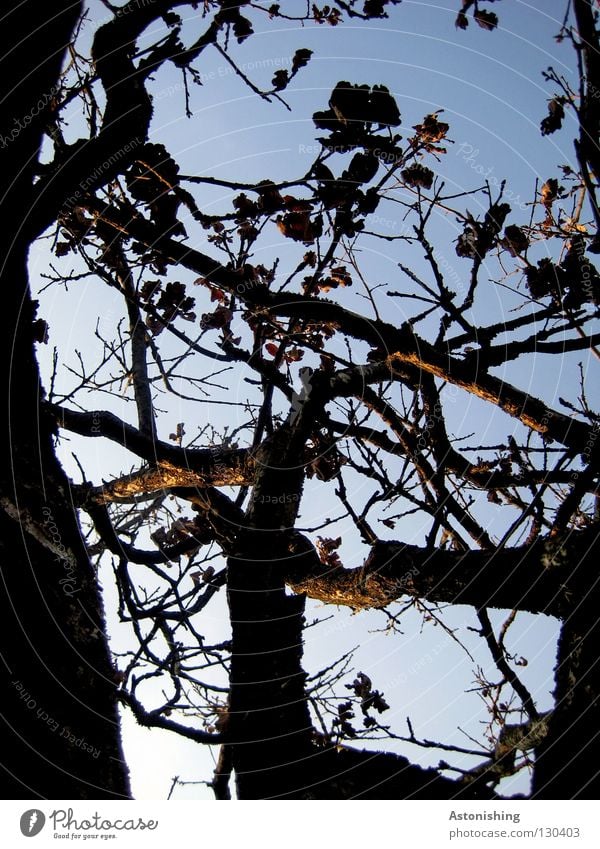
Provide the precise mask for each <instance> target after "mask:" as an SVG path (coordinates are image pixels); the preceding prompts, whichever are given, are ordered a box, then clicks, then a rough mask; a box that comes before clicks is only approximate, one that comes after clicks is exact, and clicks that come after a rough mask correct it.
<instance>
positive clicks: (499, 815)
mask: <svg viewBox="0 0 600 849" xmlns="http://www.w3.org/2000/svg"><path fill="white" fill-rule="evenodd" d="M448 819H450V820H512V822H514V823H518V822H519V821H520V819H521V814H509V813H507V812H506V811H478V812H477V813H473V812H472V811H450V816H449V817H448Z"/></svg>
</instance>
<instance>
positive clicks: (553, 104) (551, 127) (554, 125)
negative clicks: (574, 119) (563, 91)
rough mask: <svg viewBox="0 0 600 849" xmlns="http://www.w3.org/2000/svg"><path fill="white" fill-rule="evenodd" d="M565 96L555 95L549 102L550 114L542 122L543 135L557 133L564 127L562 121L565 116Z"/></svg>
mask: <svg viewBox="0 0 600 849" xmlns="http://www.w3.org/2000/svg"><path fill="white" fill-rule="evenodd" d="M564 103H565V98H564V97H554V98H552V100H550V101H549V103H548V115H547V116H546V117H545V118H544V119H543V121H542V122H541V124H540V130H541V131H542V135H543V136H549V135H550V133H555V132H556V131H557V130H560V128H561V127H562V122H563V119H564V117H565V109H564V105H563V104H564Z"/></svg>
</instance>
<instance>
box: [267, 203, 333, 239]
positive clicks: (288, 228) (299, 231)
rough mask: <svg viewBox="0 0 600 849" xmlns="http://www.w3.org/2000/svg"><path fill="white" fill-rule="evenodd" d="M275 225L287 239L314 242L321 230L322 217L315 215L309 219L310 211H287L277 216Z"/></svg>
mask: <svg viewBox="0 0 600 849" xmlns="http://www.w3.org/2000/svg"><path fill="white" fill-rule="evenodd" d="M276 223H277V227H278V228H279V230H280V231H281V232H282V233H283V235H284V236H286V237H287V238H288V239H294V241H296V242H306V243H310V242H314V241H315V239H317V238H318V237H319V236H320V235H321V233H322V232H323V219H322V218H321V216H319V215H318V216H317V217H316V218H315V219H314V220H312V219H311V217H310V213H309V212H308V210H307V211H305V212H288V213H287V214H286V215H283V216H281V215H280V216H278V218H277V219H276Z"/></svg>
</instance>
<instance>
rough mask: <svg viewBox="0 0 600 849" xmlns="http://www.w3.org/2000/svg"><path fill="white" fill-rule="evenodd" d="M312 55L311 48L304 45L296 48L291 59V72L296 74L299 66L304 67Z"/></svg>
mask: <svg viewBox="0 0 600 849" xmlns="http://www.w3.org/2000/svg"><path fill="white" fill-rule="evenodd" d="M312 55H313V52H312V50H308V49H307V48H305V47H301V48H300V49H299V50H296V52H295V53H294V58H293V59H292V73H293V74H296V73H297V72H298V71H299V69H300V68H304V67H305V66H306V65H308V63H309V61H310V57H311V56H312Z"/></svg>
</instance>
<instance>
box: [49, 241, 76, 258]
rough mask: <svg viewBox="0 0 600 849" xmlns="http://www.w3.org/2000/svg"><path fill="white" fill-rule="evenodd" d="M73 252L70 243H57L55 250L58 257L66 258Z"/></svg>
mask: <svg viewBox="0 0 600 849" xmlns="http://www.w3.org/2000/svg"><path fill="white" fill-rule="evenodd" d="M72 250H73V245H72V244H71V243H70V242H57V243H56V247H55V248H54V253H55V254H56V256H66V255H67V254H68V253H70V251H72Z"/></svg>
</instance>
